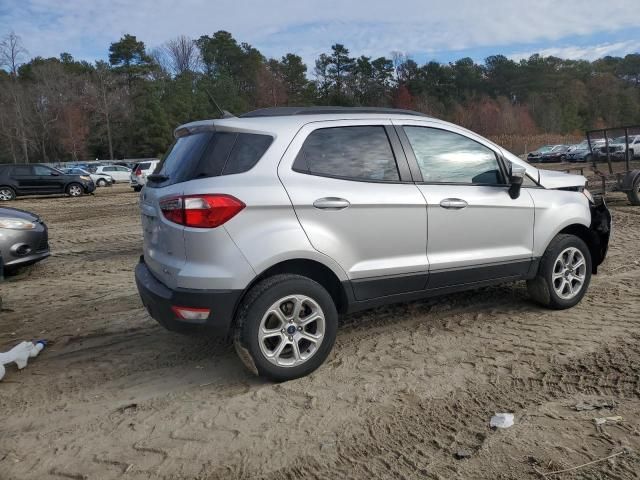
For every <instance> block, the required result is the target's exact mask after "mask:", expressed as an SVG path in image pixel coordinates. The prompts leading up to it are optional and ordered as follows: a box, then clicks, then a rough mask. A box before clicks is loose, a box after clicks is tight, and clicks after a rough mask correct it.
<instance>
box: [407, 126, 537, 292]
mask: <svg viewBox="0 0 640 480" xmlns="http://www.w3.org/2000/svg"><path fill="white" fill-rule="evenodd" d="M399 134H400V136H401V138H402V139H403V141H404V142H405V144H407V143H408V144H409V145H410V147H408V149H409V150H410V153H412V154H413V155H409V156H410V158H409V160H410V162H415V164H417V167H418V170H419V174H420V175H421V176H422V181H420V182H417V183H418V188H419V189H420V191H421V192H422V193H423V195H424V198H425V199H426V202H427V211H428V213H427V218H428V242H427V256H428V258H429V265H430V275H429V284H428V288H429V289H432V288H444V287H450V286H453V285H460V284H472V283H477V282H482V281H487V280H494V279H508V278H516V277H519V276H522V275H525V274H526V273H527V272H528V270H529V267H530V265H531V261H532V255H533V227H534V205H533V200H532V198H531V196H530V195H529V194H528V193H527V191H526V190H522V191H521V194H520V196H519V197H518V198H516V199H513V198H511V197H510V195H509V186H508V184H507V181H506V166H505V165H504V164H503V163H502V162H503V161H502V160H501V156H500V154H499V152H498V151H497V150H494V149H493V148H492V146H491V145H490V144H488V142H486V141H484V140H483V139H481V138H480V137H476V136H475V135H473V134H472V133H471V132H467V131H466V130H463V129H460V130H459V131H453V130H449V129H446V128H443V126H442V124H436V123H430V122H429V121H412V122H403V123H402V125H400V126H399ZM412 157H415V158H412ZM415 164H414V165H415Z"/></svg>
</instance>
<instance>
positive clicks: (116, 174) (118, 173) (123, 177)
mask: <svg viewBox="0 0 640 480" xmlns="http://www.w3.org/2000/svg"><path fill="white" fill-rule="evenodd" d="M94 173H103V174H107V175H110V176H111V177H112V178H113V181H114V183H118V182H127V181H129V176H130V175H131V169H130V168H127V167H122V166H120V165H106V166H100V167H97V168H96V171H95V172H94Z"/></svg>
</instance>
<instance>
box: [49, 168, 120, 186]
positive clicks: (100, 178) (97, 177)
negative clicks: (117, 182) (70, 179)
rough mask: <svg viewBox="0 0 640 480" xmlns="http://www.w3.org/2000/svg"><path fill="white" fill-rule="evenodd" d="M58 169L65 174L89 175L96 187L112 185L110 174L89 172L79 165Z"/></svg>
mask: <svg viewBox="0 0 640 480" xmlns="http://www.w3.org/2000/svg"><path fill="white" fill-rule="evenodd" d="M60 171H61V172H63V173H66V174H67V175H83V176H87V175H89V176H90V177H91V180H93V183H95V184H96V186H98V187H106V186H108V185H113V178H112V177H111V175H107V174H106V173H91V172H88V171H87V170H84V169H82V168H79V167H73V168H61V169H60Z"/></svg>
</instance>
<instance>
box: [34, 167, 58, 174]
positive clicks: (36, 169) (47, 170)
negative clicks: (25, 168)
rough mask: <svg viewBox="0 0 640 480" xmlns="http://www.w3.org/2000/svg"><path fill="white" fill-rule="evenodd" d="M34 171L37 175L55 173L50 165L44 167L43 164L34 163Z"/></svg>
mask: <svg viewBox="0 0 640 480" xmlns="http://www.w3.org/2000/svg"><path fill="white" fill-rule="evenodd" d="M33 172H34V174H35V175H53V172H54V171H53V170H52V169H51V168H49V167H43V166H42V165H34V167H33Z"/></svg>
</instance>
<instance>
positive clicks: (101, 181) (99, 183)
mask: <svg viewBox="0 0 640 480" xmlns="http://www.w3.org/2000/svg"><path fill="white" fill-rule="evenodd" d="M96 185H97V186H98V187H106V186H107V181H106V180H105V179H104V178H99V179H98V181H97V182H96Z"/></svg>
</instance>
